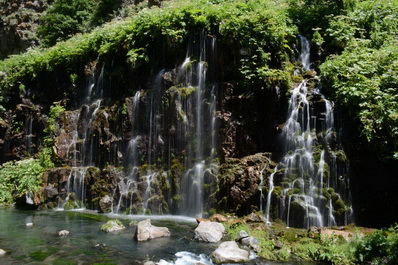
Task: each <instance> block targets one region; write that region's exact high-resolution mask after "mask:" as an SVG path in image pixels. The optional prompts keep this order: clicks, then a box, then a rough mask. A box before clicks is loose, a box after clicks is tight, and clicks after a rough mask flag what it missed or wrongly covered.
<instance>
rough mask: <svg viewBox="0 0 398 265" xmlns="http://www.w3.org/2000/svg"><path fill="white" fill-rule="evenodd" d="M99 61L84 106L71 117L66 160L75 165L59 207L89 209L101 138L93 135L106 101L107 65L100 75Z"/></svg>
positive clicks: (72, 166) (87, 89)
mask: <svg viewBox="0 0 398 265" xmlns="http://www.w3.org/2000/svg"><path fill="white" fill-rule="evenodd" d="M96 66H97V65H96V64H95V66H94V68H93V69H92V73H91V75H90V76H89V77H88V81H87V85H86V88H85V90H84V96H83V101H82V102H83V105H82V106H81V108H80V109H78V110H76V111H73V112H72V113H73V114H70V116H69V122H70V123H71V129H72V132H71V133H70V134H71V136H72V139H69V142H67V143H66V146H67V148H66V156H65V157H66V160H67V161H66V162H67V163H68V165H69V166H71V169H70V174H69V176H68V180H67V183H66V196H65V198H64V200H63V201H61V202H59V206H60V207H61V208H65V209H71V208H85V201H86V189H87V186H86V183H85V178H86V174H87V170H88V168H89V167H91V166H93V167H95V166H98V165H97V161H96V160H97V157H98V156H97V155H98V154H97V152H98V145H99V143H98V141H97V140H96V139H95V136H94V135H93V126H95V125H94V123H95V122H96V119H97V116H98V115H99V111H100V108H101V104H102V99H101V97H102V94H103V93H102V91H103V78H104V65H103V66H102V67H101V70H100V74H99V75H98V77H96V71H95V70H96Z"/></svg>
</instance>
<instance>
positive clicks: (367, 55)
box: [321, 1, 398, 158]
mask: <svg viewBox="0 0 398 265" xmlns="http://www.w3.org/2000/svg"><path fill="white" fill-rule="evenodd" d="M328 34H329V35H330V36H331V37H332V38H333V41H334V44H335V45H336V46H338V47H343V48H345V49H344V51H343V52H342V54H340V55H334V56H330V57H329V58H328V59H327V60H326V62H325V63H323V64H322V65H321V72H322V76H323V77H324V84H325V88H327V89H328V91H329V93H330V94H332V95H333V96H334V98H335V100H336V101H337V102H338V103H339V104H340V105H342V106H343V107H344V108H345V109H347V110H348V112H349V114H350V115H352V116H353V117H355V118H356V119H357V120H358V121H359V123H360V126H361V131H362V134H363V136H364V137H366V139H367V141H368V142H370V143H371V144H372V146H374V148H375V150H378V152H376V153H377V154H378V155H379V156H380V157H382V158H383V157H392V156H395V158H398V63H397V62H398V45H397V44H398V43H397V40H396V36H397V34H398V2H396V1H363V2H361V3H359V4H358V5H357V6H356V8H355V9H354V11H352V12H350V13H348V14H347V15H346V16H338V17H335V18H334V19H333V20H332V22H331V27H330V28H329V29H328Z"/></svg>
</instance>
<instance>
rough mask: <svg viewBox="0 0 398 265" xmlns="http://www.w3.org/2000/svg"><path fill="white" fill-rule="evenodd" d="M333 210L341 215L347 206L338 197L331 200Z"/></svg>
mask: <svg viewBox="0 0 398 265" xmlns="http://www.w3.org/2000/svg"><path fill="white" fill-rule="evenodd" d="M333 206H334V210H335V211H336V213H337V214H338V215H342V214H344V213H345V212H346V211H347V206H346V205H345V203H344V201H343V200H342V199H341V198H339V199H337V200H336V201H334V202H333Z"/></svg>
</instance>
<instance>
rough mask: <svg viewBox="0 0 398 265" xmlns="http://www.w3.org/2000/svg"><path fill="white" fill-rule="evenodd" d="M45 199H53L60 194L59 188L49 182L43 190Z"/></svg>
mask: <svg viewBox="0 0 398 265" xmlns="http://www.w3.org/2000/svg"><path fill="white" fill-rule="evenodd" d="M43 195H44V200H46V201H47V200H48V199H52V198H54V197H55V196H57V195H58V190H57V189H56V188H55V187H54V184H51V183H50V184H48V186H47V187H45V188H44V191H43Z"/></svg>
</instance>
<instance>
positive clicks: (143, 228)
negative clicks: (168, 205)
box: [135, 219, 170, 241]
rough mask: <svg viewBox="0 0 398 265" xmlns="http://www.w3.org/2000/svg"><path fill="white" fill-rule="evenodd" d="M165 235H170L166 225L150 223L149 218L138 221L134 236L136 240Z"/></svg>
mask: <svg viewBox="0 0 398 265" xmlns="http://www.w3.org/2000/svg"><path fill="white" fill-rule="evenodd" d="M165 236H170V231H169V229H168V228H167V227H158V226H154V225H152V224H151V220H150V219H147V220H144V221H141V222H139V223H138V225H137V230H136V232H135V237H136V239H137V240H138V241H147V240H149V239H153V238H158V237H165Z"/></svg>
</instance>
